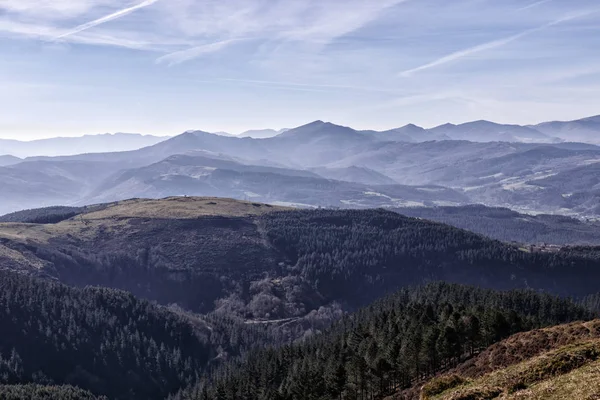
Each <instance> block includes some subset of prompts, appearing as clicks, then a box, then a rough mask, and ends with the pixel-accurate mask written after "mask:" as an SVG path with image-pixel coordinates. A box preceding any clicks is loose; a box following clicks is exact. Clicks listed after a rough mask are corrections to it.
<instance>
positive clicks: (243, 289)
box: [0, 197, 600, 319]
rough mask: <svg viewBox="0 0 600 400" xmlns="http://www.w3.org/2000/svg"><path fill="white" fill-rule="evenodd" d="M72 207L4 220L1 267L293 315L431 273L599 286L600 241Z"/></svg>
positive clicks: (380, 213)
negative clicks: (528, 245) (584, 243)
mask: <svg viewBox="0 0 600 400" xmlns="http://www.w3.org/2000/svg"><path fill="white" fill-rule="evenodd" d="M61 213H62V211H61ZM32 214H33V215H37V214H36V213H35V212H32ZM77 214H78V215H76V216H73V217H71V218H70V219H66V220H62V219H63V218H62V216H63V214H59V215H58V217H56V219H54V217H53V216H52V214H47V213H46V214H43V215H44V217H45V218H47V219H48V218H49V220H51V221H56V220H58V221H60V222H57V223H49V224H31V223H21V222H14V223H3V224H0V265H1V266H2V268H3V269H10V270H18V271H22V272H25V273H28V274H32V275H40V276H50V277H54V278H56V279H59V280H60V281H62V282H64V283H67V284H70V285H75V286H86V285H102V286H108V287H113V288H117V289H124V290H128V291H131V292H132V293H134V294H135V295H138V296H141V297H144V298H148V299H151V300H156V301H158V302H159V303H162V304H178V305H179V306H181V307H183V308H184V309H188V310H192V311H196V312H203V313H205V312H210V311H213V310H215V309H217V308H221V309H227V310H229V312H230V314H232V315H238V316H240V317H241V318H250V319H261V318H262V319H283V318H299V317H304V316H306V315H307V314H308V313H310V312H311V311H312V310H318V309H319V308H320V307H332V306H334V304H341V305H342V306H343V307H344V308H345V309H353V308H356V307H360V306H363V305H365V304H367V303H368V302H370V301H373V300H374V299H376V298H378V297H380V296H381V294H383V293H386V292H390V291H394V290H396V289H398V288H400V287H403V286H406V285H411V284H420V283H422V282H424V281H429V280H446V281H451V282H458V283H466V284H476V285H481V286H484V287H490V288H496V289H512V288H525V287H530V288H536V289H542V290H546V291H549V292H553V293H557V294H563V295H569V296H584V295H589V294H593V293H596V292H597V291H598V288H597V285H596V284H595V280H596V278H597V277H600V275H599V272H598V271H599V270H600V269H599V268H598V263H599V262H600V261H599V260H600V257H599V256H598V249H596V248H583V247H582V248H569V249H565V250H562V251H557V252H553V253H529V252H528V251H526V250H524V249H521V248H519V247H518V246H512V245H505V244H502V243H500V242H497V241H493V240H490V239H486V238H485V237H482V236H479V235H476V234H473V233H470V232H467V231H463V230H460V229H456V228H453V227H450V226H447V225H442V224H438V223H432V222H428V221H424V220H419V219H414V218H407V217H403V216H401V215H399V214H397V213H394V212H391V211H384V210H364V211H360V210H340V211H336V210H289V209H285V208H281V207H274V206H270V205H264V204H260V203H253V202H241V201H235V200H226V199H214V198H191V197H187V198H185V197H176V198H169V199H164V200H129V201H124V202H118V203H113V204H109V205H104V206H99V207H96V208H91V209H87V210H80V211H78V212H77ZM21 217H26V214H24V215H21ZM216 302H217V303H216Z"/></svg>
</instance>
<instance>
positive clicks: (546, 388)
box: [506, 361, 600, 400]
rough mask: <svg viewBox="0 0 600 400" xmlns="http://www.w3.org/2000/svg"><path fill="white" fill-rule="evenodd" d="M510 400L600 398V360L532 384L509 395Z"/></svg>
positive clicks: (587, 399)
mask: <svg viewBox="0 0 600 400" xmlns="http://www.w3.org/2000/svg"><path fill="white" fill-rule="evenodd" d="M506 399H510V400H521V399H522V400H524V399H528V400H565V399H576V400H598V399H600V361H596V362H593V363H591V364H589V365H586V366H584V367H582V368H579V369H577V370H575V371H572V372H570V373H568V374H565V375H561V376H558V377H556V378H554V379H549V380H547V381H544V382H541V383H538V384H535V385H532V386H531V387H530V388H528V389H526V390H523V391H520V392H517V393H514V394H512V395H510V396H507V397H506Z"/></svg>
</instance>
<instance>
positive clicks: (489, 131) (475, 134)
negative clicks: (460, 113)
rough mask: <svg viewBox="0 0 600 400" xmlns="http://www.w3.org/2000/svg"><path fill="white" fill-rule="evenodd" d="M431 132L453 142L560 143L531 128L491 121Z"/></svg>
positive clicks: (437, 129)
mask: <svg viewBox="0 0 600 400" xmlns="http://www.w3.org/2000/svg"><path fill="white" fill-rule="evenodd" d="M429 132H431V133H434V134H437V135H446V136H448V137H450V138H452V139H453V140H469V141H472V142H524V143H555V142H559V141H560V140H558V139H557V138H554V137H551V136H548V135H545V134H543V133H541V132H539V131H537V130H536V129H533V128H530V127H525V126H520V125H502V124H496V123H494V122H489V121H474V122H468V123H465V124H461V125H453V124H445V125H441V126H438V127H436V128H432V129H430V130H429Z"/></svg>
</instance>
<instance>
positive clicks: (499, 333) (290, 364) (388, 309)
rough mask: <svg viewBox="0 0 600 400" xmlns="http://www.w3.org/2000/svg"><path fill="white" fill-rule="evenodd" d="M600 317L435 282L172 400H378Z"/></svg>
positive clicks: (252, 358)
mask: <svg viewBox="0 0 600 400" xmlns="http://www.w3.org/2000/svg"><path fill="white" fill-rule="evenodd" d="M595 316H597V314H596V313H594V312H592V311H590V310H588V309H586V308H585V307H584V306H583V305H580V304H576V303H573V302H572V301H570V300H565V299H561V298H558V297H553V296H550V295H544V294H540V293H536V292H534V291H526V290H521V291H519V290H516V291H508V292H498V291H491V290H484V289H478V288H475V287H468V286H462V285H455V284H448V283H433V284H429V285H427V286H422V287H417V288H412V289H403V290H401V291H399V292H397V293H395V294H393V295H390V296H387V297H385V298H383V299H381V300H379V301H377V302H375V303H374V304H372V305H370V306H368V307H366V308H363V309H361V310H360V311H358V312H357V313H355V314H353V315H350V316H348V317H346V318H343V319H342V320H341V321H339V322H338V323H336V324H335V325H334V326H333V327H332V328H331V329H330V330H328V331H327V332H326V333H324V334H322V335H318V336H315V337H312V338H309V339H307V340H306V341H303V342H300V343H296V344H291V345H286V346H282V347H280V348H268V349H260V350H256V351H255V352H252V353H251V354H249V355H248V357H246V358H245V359H239V361H238V362H237V363H230V364H227V365H224V366H222V367H221V368H217V369H216V370H215V371H214V372H213V373H212V375H211V377H210V378H209V379H204V380H203V382H200V383H198V384H197V385H195V386H193V387H191V388H189V389H185V390H183V391H182V392H180V393H178V394H177V395H176V396H172V397H171V399H172V400H188V399H190V400H191V399H201V400H205V399H217V400H234V399H256V400H272V399H281V400H284V399H285V400H305V399H315V400H316V399H360V400H367V399H376V398H381V396H385V395H389V394H391V393H393V392H394V391H396V390H398V389H399V388H406V387H409V386H410V385H412V384H413V383H415V382H418V381H419V380H422V379H424V378H426V377H428V376H432V375H433V374H435V373H436V372H439V371H442V370H445V369H447V368H450V367H452V366H455V365H457V364H458V363H459V362H460V361H462V360H464V359H466V358H468V357H472V356H473V355H474V354H476V353H478V352H479V351H481V350H482V349H485V348H486V347H488V346H489V345H491V344H493V343H496V342H498V341H500V340H502V339H504V338H507V337H508V336H510V335H512V334H514V333H517V332H522V331H528V330H531V329H535V328H540V327H544V326H552V325H556V324H560V323H564V322H569V321H574V320H588V319H591V318H593V317H595Z"/></svg>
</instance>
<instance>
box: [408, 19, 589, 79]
mask: <svg viewBox="0 0 600 400" xmlns="http://www.w3.org/2000/svg"><path fill="white" fill-rule="evenodd" d="M598 11H600V10H598V9H596V10H588V11H583V12H579V13H575V14H570V15H567V16H565V17H562V18H559V19H556V20H554V21H552V22H548V23H546V24H544V25H540V26H537V27H535V28H531V29H527V30H525V31H522V32H519V33H517V34H515V35H512V36H508V37H505V38H502V39H497V40H493V41H491V42H487V43H483V44H480V45H477V46H473V47H469V48H467V49H464V50H460V51H457V52H454V53H452V54H449V55H447V56H444V57H442V58H438V59H437V60H435V61H432V62H430V63H428V64H424V65H421V66H419V67H416V68H412V69H409V70H406V71H403V72H401V73H400V76H401V77H405V78H407V77H410V76H412V75H414V74H415V73H418V72H421V71H425V70H428V69H431V68H435V67H439V66H441V65H444V64H448V63H451V62H453V61H457V60H460V59H462V58H465V57H468V56H471V55H473V54H477V53H481V52H483V51H486V50H491V49H494V48H497V47H501V46H505V45H507V44H509V43H512V42H514V41H516V40H519V39H521V38H524V37H526V36H529V35H531V34H533V33H536V32H539V31H542V30H544V29H548V28H550V27H553V26H555V25H558V24H561V23H564V22H568V21H571V20H574V19H577V18H582V17H586V16H588V15H591V14H594V13H596V12H598Z"/></svg>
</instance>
